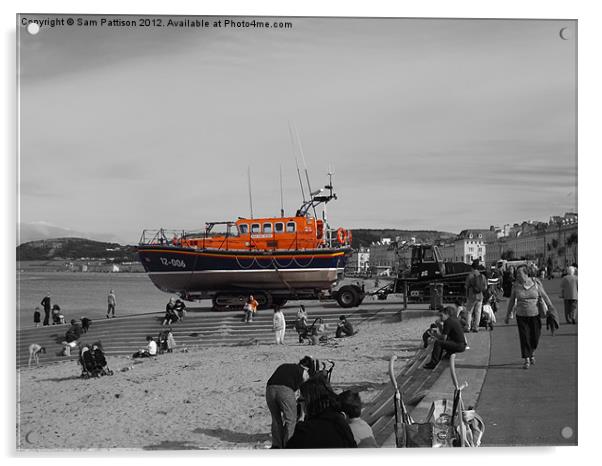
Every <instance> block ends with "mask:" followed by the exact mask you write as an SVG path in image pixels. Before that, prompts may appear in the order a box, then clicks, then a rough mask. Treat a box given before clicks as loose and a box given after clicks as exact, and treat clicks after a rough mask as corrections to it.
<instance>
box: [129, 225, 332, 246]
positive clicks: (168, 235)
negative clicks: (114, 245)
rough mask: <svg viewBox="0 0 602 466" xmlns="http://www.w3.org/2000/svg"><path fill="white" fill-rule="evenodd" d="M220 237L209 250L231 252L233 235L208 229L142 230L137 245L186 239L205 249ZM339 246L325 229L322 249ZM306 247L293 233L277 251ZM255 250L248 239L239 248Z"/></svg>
mask: <svg viewBox="0 0 602 466" xmlns="http://www.w3.org/2000/svg"><path fill="white" fill-rule="evenodd" d="M214 236H216V237H222V236H223V239H222V241H221V243H220V244H215V243H212V244H211V249H216V250H233V249H232V248H231V246H230V240H231V239H232V237H233V235H232V234H230V232H228V233H226V234H225V235H224V234H223V233H221V232H220V233H213V232H211V231H210V229H205V230H204V231H195V232H191V231H186V230H175V229H165V228H160V229H158V230H143V231H142V234H141V236H140V241H139V242H138V244H139V245H140V246H149V245H152V246H157V245H165V246H170V245H171V246H180V245H182V244H183V243H184V244H187V241H186V240H187V239H194V240H195V241H194V244H195V245H194V246H189V247H193V248H196V247H198V248H201V249H205V241H207V240H208V239H209V238H211V237H214ZM339 246H340V244H339V242H338V239H337V231H336V230H333V229H325V230H324V243H323V245H322V246H318V247H323V248H329V249H330V248H337V247H339ZM305 247H306V246H305V245H304V244H303V240H302V239H301V238H300V237H299V235H298V232H295V236H294V238H291V241H290V244H288V245H286V246H285V247H284V248H282V247H279V248H278V249H280V250H282V249H288V250H291V251H294V250H299V249H304V248H305ZM255 248H257V245H256V243H255V240H254V239H253V238H250V240H249V242H248V245H247V247H246V248H244V249H243V248H241V250H254V249H255Z"/></svg>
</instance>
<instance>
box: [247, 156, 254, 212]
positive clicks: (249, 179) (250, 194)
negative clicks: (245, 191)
mask: <svg viewBox="0 0 602 466" xmlns="http://www.w3.org/2000/svg"><path fill="white" fill-rule="evenodd" d="M247 180H248V182H249V205H250V207H251V218H253V194H252V193H251V166H250V165H249V166H248V167H247Z"/></svg>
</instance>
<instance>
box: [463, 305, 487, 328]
mask: <svg viewBox="0 0 602 466" xmlns="http://www.w3.org/2000/svg"><path fill="white" fill-rule="evenodd" d="M482 310H483V298H480V299H479V298H475V297H472V298H468V302H467V303H466V327H468V330H471V329H477V330H478V328H479V323H480V322H481V311H482Z"/></svg>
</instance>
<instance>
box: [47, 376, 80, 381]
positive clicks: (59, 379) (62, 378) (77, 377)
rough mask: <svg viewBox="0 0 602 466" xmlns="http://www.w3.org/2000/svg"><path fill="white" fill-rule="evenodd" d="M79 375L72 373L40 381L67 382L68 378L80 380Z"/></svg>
mask: <svg viewBox="0 0 602 466" xmlns="http://www.w3.org/2000/svg"><path fill="white" fill-rule="evenodd" d="M80 379H81V377H80V376H79V375H70V376H68V377H51V378H50V379H40V380H39V381H40V382H66V381H67V380H80Z"/></svg>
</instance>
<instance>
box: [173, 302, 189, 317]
mask: <svg viewBox="0 0 602 466" xmlns="http://www.w3.org/2000/svg"><path fill="white" fill-rule="evenodd" d="M174 309H175V311H176V313H177V315H178V317H179V318H180V320H184V317H186V304H184V301H182V300H181V299H179V298H178V299H176V303H175V305H174Z"/></svg>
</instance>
